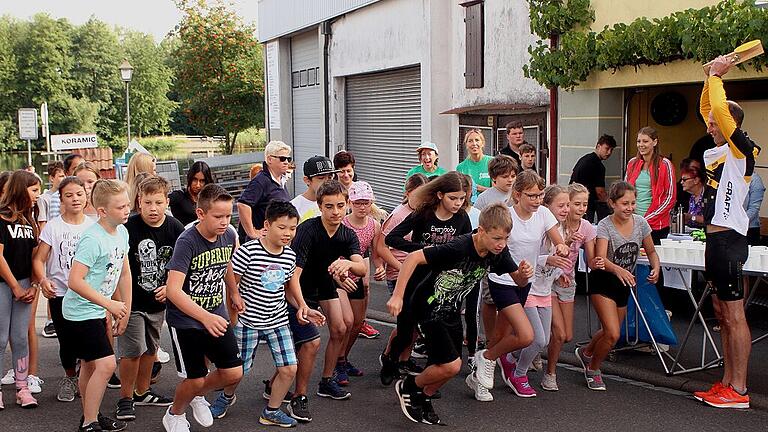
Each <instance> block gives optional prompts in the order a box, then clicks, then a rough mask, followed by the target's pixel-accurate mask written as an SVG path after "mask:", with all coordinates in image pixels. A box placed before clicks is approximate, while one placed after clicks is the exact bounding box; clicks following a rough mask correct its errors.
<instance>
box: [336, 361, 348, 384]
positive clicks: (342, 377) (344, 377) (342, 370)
mask: <svg viewBox="0 0 768 432" xmlns="http://www.w3.org/2000/svg"><path fill="white" fill-rule="evenodd" d="M333 380H334V381H336V382H337V383H338V384H339V385H340V386H348V385H349V375H348V374H347V367H346V365H345V364H344V363H336V367H335V368H334V369H333Z"/></svg>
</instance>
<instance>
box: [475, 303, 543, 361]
mask: <svg viewBox="0 0 768 432" xmlns="http://www.w3.org/2000/svg"><path fill="white" fill-rule="evenodd" d="M499 317H500V318H501V319H499V320H498V321H497V322H496V336H497V339H496V343H494V344H493V346H492V347H491V348H489V349H488V350H487V351H486V352H485V358H486V359H488V360H496V359H498V358H499V357H501V356H502V355H505V354H507V353H508V352H512V351H515V350H518V349H521V348H525V347H527V346H528V345H530V344H531V342H533V329H532V328H531V323H530V321H528V317H527V316H526V315H525V311H524V310H523V306H522V305H520V304H514V305H511V306H507V307H505V308H504V309H502V310H501V311H499Z"/></svg>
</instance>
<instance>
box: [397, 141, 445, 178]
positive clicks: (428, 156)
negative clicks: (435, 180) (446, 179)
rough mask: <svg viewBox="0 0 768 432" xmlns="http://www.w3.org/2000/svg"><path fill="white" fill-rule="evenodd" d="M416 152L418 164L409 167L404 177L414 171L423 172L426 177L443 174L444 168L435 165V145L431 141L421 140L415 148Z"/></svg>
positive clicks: (407, 176) (414, 172)
mask: <svg viewBox="0 0 768 432" xmlns="http://www.w3.org/2000/svg"><path fill="white" fill-rule="evenodd" d="M416 154H418V155H419V165H416V166H415V167H413V168H411V169H410V171H408V174H406V175H405V179H406V180H408V178H409V177H410V176H412V175H414V174H416V173H419V174H424V175H425V176H427V177H435V176H441V175H443V174H445V173H446V172H448V171H446V170H445V168H440V167H439V166H437V145H436V144H435V143H431V142H423V143H421V145H420V146H419V147H418V148H417V149H416Z"/></svg>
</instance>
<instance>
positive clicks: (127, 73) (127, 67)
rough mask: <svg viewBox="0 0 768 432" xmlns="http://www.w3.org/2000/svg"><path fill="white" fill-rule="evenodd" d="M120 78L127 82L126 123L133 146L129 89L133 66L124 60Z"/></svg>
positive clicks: (129, 141) (129, 139)
mask: <svg viewBox="0 0 768 432" xmlns="http://www.w3.org/2000/svg"><path fill="white" fill-rule="evenodd" d="M120 77H121V78H122V79H123V81H125V122H126V125H127V126H128V145H130V144H131V99H130V92H129V88H130V86H131V78H133V66H131V64H130V63H128V59H124V60H123V62H122V63H121V64H120Z"/></svg>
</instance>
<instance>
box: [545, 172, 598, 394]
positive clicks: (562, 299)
mask: <svg viewBox="0 0 768 432" xmlns="http://www.w3.org/2000/svg"><path fill="white" fill-rule="evenodd" d="M568 197H569V199H570V209H569V212H568V217H567V218H566V220H565V221H564V222H563V223H562V226H563V237H564V238H565V244H566V245H567V246H568V247H569V249H570V252H569V253H568V258H565V259H566V260H567V270H566V273H565V277H566V279H567V282H568V283H566V284H562V285H561V284H555V285H553V286H552V333H551V337H550V339H549V348H548V349H547V359H548V360H547V371H546V373H545V374H544V377H543V378H542V380H541V388H543V389H544V390H549V391H557V390H558V387H557V375H556V368H557V360H558V358H559V357H560V350H561V349H562V348H563V344H565V343H566V342H570V341H571V339H573V300H574V296H575V294H576V279H575V276H576V272H575V266H576V260H577V258H578V256H579V250H580V249H581V248H582V247H583V248H584V252H585V255H586V258H587V263H589V267H590V268H602V267H603V260H602V258H600V257H595V236H596V232H595V227H594V226H592V224H591V223H589V221H587V220H586V219H583V216H584V214H585V213H586V212H587V202H588V200H589V191H588V190H587V188H586V187H584V185H582V184H580V183H572V184H571V185H569V186H568Z"/></svg>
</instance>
